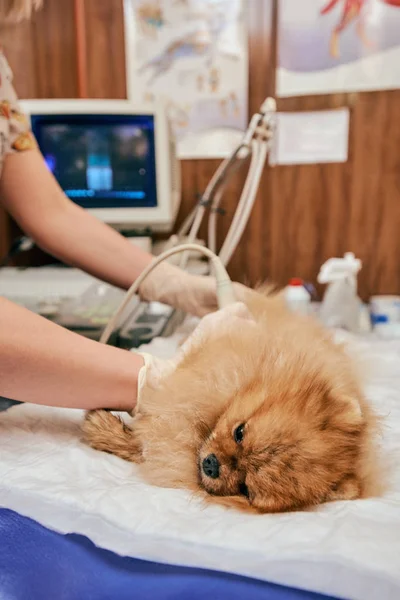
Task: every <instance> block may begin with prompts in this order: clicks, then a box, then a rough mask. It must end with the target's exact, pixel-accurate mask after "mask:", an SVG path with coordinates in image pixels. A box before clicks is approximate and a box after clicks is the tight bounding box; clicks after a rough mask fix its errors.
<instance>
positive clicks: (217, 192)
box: [177, 98, 276, 268]
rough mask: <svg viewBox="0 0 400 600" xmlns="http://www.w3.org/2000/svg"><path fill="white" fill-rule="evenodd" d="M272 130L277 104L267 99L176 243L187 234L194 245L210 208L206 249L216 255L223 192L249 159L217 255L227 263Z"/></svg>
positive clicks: (244, 222)
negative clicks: (244, 177)
mask: <svg viewBox="0 0 400 600" xmlns="http://www.w3.org/2000/svg"><path fill="white" fill-rule="evenodd" d="M275 127H276V102H275V100H274V99H273V98H266V100H265V101H264V102H263V104H262V105H261V107H260V110H259V112H257V113H256V114H254V115H253V117H252V119H251V121H250V124H249V126H248V128H247V130H246V132H245V134H244V136H243V138H242V140H241V142H240V143H239V145H238V146H237V147H236V148H235V150H234V151H233V152H232V154H231V155H230V156H229V157H228V158H226V159H225V160H223V161H222V162H221V164H220V165H219V166H218V168H217V170H216V171H215V173H214V175H213V177H212V178H211V180H210V181H209V183H208V185H207V188H206V190H205V192H204V194H203V196H202V198H201V200H200V202H199V204H198V205H197V206H196V207H195V208H194V210H193V211H192V212H191V213H190V214H189V215H188V217H187V218H186V219H185V221H184V223H183V224H182V226H181V228H180V230H179V232H178V235H177V238H178V244H179V239H181V238H182V237H183V236H185V235H186V234H187V233H188V232H189V233H188V242H189V243H193V242H194V241H195V240H196V238H197V235H198V232H199V229H200V226H201V223H202V221H203V219H204V216H205V214H206V211H207V209H209V211H210V213H209V219H208V247H209V249H210V250H212V251H213V252H214V253H217V241H216V229H217V216H218V214H219V213H220V212H221V209H220V203H221V199H222V196H223V192H224V190H225V187H226V185H227V183H228V181H229V179H230V176H231V175H232V173H233V172H234V171H236V170H237V169H238V168H239V167H241V166H242V164H243V163H244V162H245V161H246V159H247V158H248V157H250V166H249V170H248V173H247V177H246V181H245V184H244V187H243V190H242V193H241V196H240V199H239V203H238V206H237V209H236V212H235V215H234V217H233V220H232V223H231V226H230V228H229V231H228V234H227V236H226V238H225V240H224V242H223V244H222V247H221V249H220V252H219V256H220V258H221V261H222V263H223V264H224V265H225V266H226V265H227V264H228V263H229V261H230V259H231V257H232V255H233V253H234V251H235V249H236V247H237V245H238V243H239V242H240V238H241V237H242V235H243V232H244V230H245V227H246V225H247V222H248V220H249V218H250V214H251V210H252V208H253V206H254V202H255V199H256V195H257V191H258V188H259V184H260V180H261V176H262V173H263V169H264V165H265V161H266V159H267V156H268V154H269V152H270V151H271V149H272V145H273V138H274V134H275ZM187 260H188V254H187V253H185V254H184V255H183V256H182V259H181V261H180V267H181V268H185V266H186V263H187Z"/></svg>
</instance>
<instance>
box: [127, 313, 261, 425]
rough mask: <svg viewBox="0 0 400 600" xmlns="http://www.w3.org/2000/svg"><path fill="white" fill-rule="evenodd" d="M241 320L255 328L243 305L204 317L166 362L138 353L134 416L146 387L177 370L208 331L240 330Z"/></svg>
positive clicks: (157, 384) (154, 385)
mask: <svg viewBox="0 0 400 600" xmlns="http://www.w3.org/2000/svg"><path fill="white" fill-rule="evenodd" d="M243 320H246V321H251V322H252V324H254V326H256V324H255V321H254V319H253V317H252V315H251V313H250V311H249V310H248V308H247V306H246V305H245V304H243V303H242V302H236V303H235V304H231V305H230V306H228V307H226V308H224V309H221V310H218V311H216V312H213V313H211V314H209V315H207V316H206V317H204V318H203V319H202V320H201V321H200V323H199V324H198V325H197V327H196V329H195V330H194V331H193V333H192V334H191V335H190V336H189V337H188V338H187V340H186V341H185V342H184V344H183V345H182V346H181V347H180V349H179V351H178V352H177V354H176V355H175V356H174V357H173V358H171V359H169V360H165V359H161V358H157V357H155V356H152V355H151V354H147V353H145V352H140V351H139V352H138V354H140V355H141V356H142V357H143V360H144V366H143V367H142V368H141V369H140V371H139V377H138V392H137V401H136V406H135V409H134V411H133V414H136V413H138V412H140V404H141V399H142V396H143V392H144V390H145V388H147V387H148V386H150V387H151V388H153V389H156V388H157V387H158V386H159V385H160V384H161V382H162V380H163V379H164V378H165V377H167V376H168V375H169V374H170V373H172V372H173V371H174V370H175V369H176V368H177V367H178V365H179V363H180V362H181V360H182V359H183V357H184V356H185V355H186V354H187V353H188V352H189V351H191V350H193V349H194V348H195V347H196V346H197V345H198V344H200V343H201V342H202V341H203V339H204V338H205V337H206V336H207V335H209V333H210V332H213V333H215V331H216V330H218V331H220V332H221V333H222V332H223V331H224V330H226V329H228V330H229V329H231V328H232V327H235V328H236V327H240V326H242V325H243ZM131 414H132V413H131Z"/></svg>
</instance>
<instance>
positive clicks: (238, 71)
mask: <svg viewBox="0 0 400 600" xmlns="http://www.w3.org/2000/svg"><path fill="white" fill-rule="evenodd" d="M245 9H246V0H125V11H124V12H125V33H126V36H125V37H126V66H127V82H128V96H129V98H130V99H131V100H133V101H134V102H136V103H138V104H140V105H143V104H145V105H148V104H150V105H151V104H153V103H156V102H159V101H162V102H163V104H164V105H165V107H166V110H167V112H168V116H169V119H170V122H171V125H172V129H173V132H174V134H175V137H176V139H177V142H178V144H177V146H178V154H179V156H180V157H181V158H201V157H221V156H225V155H227V154H228V153H229V152H230V151H231V150H232V148H233V147H234V146H235V145H236V144H237V142H238V141H239V140H240V139H241V137H242V134H243V131H244V130H245V128H246V126H247V117H248V115H247V90H248V72H247V71H248V64H247V63H248V60H247V31H246V30H247V27H246V14H245Z"/></svg>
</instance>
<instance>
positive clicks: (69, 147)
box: [21, 100, 180, 232]
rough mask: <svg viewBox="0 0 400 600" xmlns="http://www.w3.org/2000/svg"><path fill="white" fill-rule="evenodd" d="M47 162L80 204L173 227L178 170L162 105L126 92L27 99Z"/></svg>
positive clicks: (129, 222) (129, 224) (128, 225)
mask: <svg viewBox="0 0 400 600" xmlns="http://www.w3.org/2000/svg"><path fill="white" fill-rule="evenodd" d="M21 105H22V109H23V110H24V111H25V112H26V113H27V115H28V116H29V118H30V121H31V126H32V131H33V134H34V136H35V138H36V140H37V142H38V145H39V148H40V151H41V152H42V154H43V157H44V159H45V162H46V164H47V167H48V168H49V170H50V171H51V172H52V173H53V175H54V176H55V178H56V179H57V181H58V183H59V185H60V187H61V188H62V190H63V191H64V193H65V194H66V195H67V196H68V197H69V198H70V199H71V200H72V201H73V202H76V203H77V204H78V205H79V206H81V207H82V208H85V209H87V210H88V211H89V212H91V213H93V214H94V215H95V216H96V217H98V218H99V219H101V220H102V221H105V222H106V223H108V224H110V225H112V226H114V227H116V228H118V229H121V230H124V229H125V230H128V229H129V230H134V229H136V230H139V231H140V230H145V229H147V230H150V231H156V232H157V231H169V230H170V229H171V228H172V226H173V223H174V220H175V217H176V213H177V210H178V207H179V201H180V173H179V167H178V161H177V158H176V154H175V144H174V141H173V139H172V136H171V133H170V128H169V124H168V121H167V118H166V115H165V112H164V111H163V110H162V108H161V106H160V107H157V108H156V109H148V108H138V107H137V106H134V105H133V104H132V103H131V102H130V101H128V100H26V101H23V102H21Z"/></svg>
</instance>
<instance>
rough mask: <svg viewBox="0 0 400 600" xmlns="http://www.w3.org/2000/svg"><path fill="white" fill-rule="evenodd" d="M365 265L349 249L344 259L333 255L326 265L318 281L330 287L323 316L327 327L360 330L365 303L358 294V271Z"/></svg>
mask: <svg viewBox="0 0 400 600" xmlns="http://www.w3.org/2000/svg"><path fill="white" fill-rule="evenodd" d="M361 267H362V264H361V261H360V260H359V259H358V258H356V257H355V256H354V254H353V253H352V252H346V254H345V255H344V257H343V258H330V259H329V260H328V261H327V262H326V263H324V264H323V265H322V267H321V270H320V272H319V274H318V283H322V284H328V287H327V289H326V291H325V294H324V297H323V300H322V304H321V310H320V314H319V316H320V319H321V321H322V323H323V324H324V325H325V326H326V327H332V328H340V329H345V330H347V331H352V332H353V333H359V332H360V316H361V307H362V303H361V300H360V298H359V297H358V295H357V274H358V272H359V271H360V269H361Z"/></svg>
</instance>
